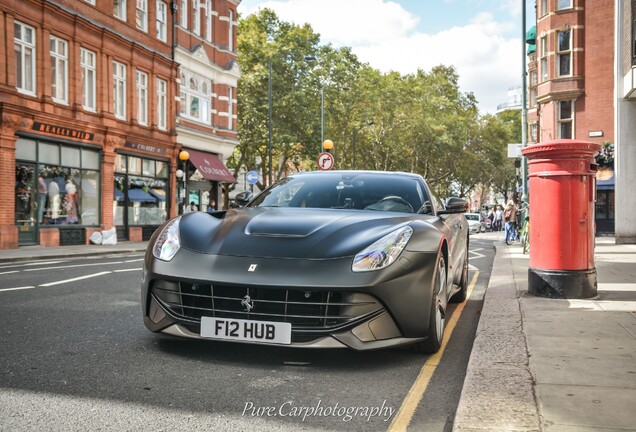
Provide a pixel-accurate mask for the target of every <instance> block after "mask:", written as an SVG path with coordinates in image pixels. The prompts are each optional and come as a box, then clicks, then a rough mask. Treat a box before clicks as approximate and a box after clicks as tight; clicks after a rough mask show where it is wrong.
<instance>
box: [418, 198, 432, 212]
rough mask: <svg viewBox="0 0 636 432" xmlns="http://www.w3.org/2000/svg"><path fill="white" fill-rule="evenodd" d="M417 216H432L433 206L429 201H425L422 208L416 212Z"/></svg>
mask: <svg viewBox="0 0 636 432" xmlns="http://www.w3.org/2000/svg"><path fill="white" fill-rule="evenodd" d="M417 213H418V214H433V204H431V202H430V201H426V202H425V203H424V204H422V207H420V209H419V210H418V211H417Z"/></svg>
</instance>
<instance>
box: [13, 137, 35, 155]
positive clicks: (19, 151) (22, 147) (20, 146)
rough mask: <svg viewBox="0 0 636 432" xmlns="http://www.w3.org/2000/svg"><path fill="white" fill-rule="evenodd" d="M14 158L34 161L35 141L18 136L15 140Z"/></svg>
mask: <svg viewBox="0 0 636 432" xmlns="http://www.w3.org/2000/svg"><path fill="white" fill-rule="evenodd" d="M15 158H16V159H18V160H28V161H35V160H36V150H35V141H33V140H27V139H22V138H18V140H17V141H16V142H15Z"/></svg>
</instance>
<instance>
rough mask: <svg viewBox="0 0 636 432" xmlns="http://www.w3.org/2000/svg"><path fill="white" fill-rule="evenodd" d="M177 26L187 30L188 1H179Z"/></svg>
mask: <svg viewBox="0 0 636 432" xmlns="http://www.w3.org/2000/svg"><path fill="white" fill-rule="evenodd" d="M179 25H180V26H181V27H183V28H188V0H181V6H180V7H179Z"/></svg>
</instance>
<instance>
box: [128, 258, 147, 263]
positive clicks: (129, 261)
mask: <svg viewBox="0 0 636 432" xmlns="http://www.w3.org/2000/svg"><path fill="white" fill-rule="evenodd" d="M143 260H144V259H143V258H139V259H134V260H126V261H124V262H125V263H131V262H138V261H143Z"/></svg>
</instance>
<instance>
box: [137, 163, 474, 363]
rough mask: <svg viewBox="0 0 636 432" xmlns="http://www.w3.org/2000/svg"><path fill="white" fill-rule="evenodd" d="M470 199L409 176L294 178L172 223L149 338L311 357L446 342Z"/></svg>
mask: <svg viewBox="0 0 636 432" xmlns="http://www.w3.org/2000/svg"><path fill="white" fill-rule="evenodd" d="M466 205H467V203H466V201H465V200H463V199H460V198H449V199H448V200H447V201H446V202H445V204H444V205H443V204H442V203H441V201H440V200H438V199H437V198H436V197H435V196H433V195H432V193H431V191H430V189H429V187H428V185H427V184H426V182H425V181H424V179H423V178H422V177H421V176H419V175H415V174H409V173H390V172H375V171H329V172H321V171H316V172H307V173H297V174H293V175H291V176H289V177H287V178H285V179H283V180H281V181H279V182H277V183H276V184H274V185H273V186H272V187H270V188H268V189H266V190H265V191H263V192H261V193H260V194H259V195H257V196H256V197H254V198H253V199H251V200H250V201H249V202H248V203H246V206H245V207H242V208H236V209H230V210H227V211H226V212H215V213H210V214H208V213H205V212H193V213H188V214H186V215H183V216H179V217H176V218H174V219H172V220H170V221H168V222H167V223H166V224H164V225H163V226H162V227H161V228H160V229H158V230H157V231H156V233H155V234H154V235H153V237H152V239H151V240H150V243H149V246H148V250H147V252H146V258H145V260H144V270H143V278H142V285H141V298H142V310H143V319H144V324H145V325H146V327H147V328H148V329H149V330H151V331H153V332H163V333H167V334H171V335H177V336H182V337H191V338H200V339H211V340H225V341H233V342H243V343H258V344H278V345H284V346H298V347H307V348H345V347H349V348H353V349H356V350H368V349H378V348H387V347H392V346H398V345H407V344H412V345H413V347H414V349H415V350H416V351H419V352H425V353H433V352H436V351H437V350H438V349H439V348H440V345H441V342H442V337H443V334H444V323H445V317H446V308H447V305H448V302H449V301H456V302H461V301H464V300H465V298H466V291H467V285H468V222H467V221H466V219H465V218H464V217H463V213H464V212H465V211H466Z"/></svg>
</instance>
